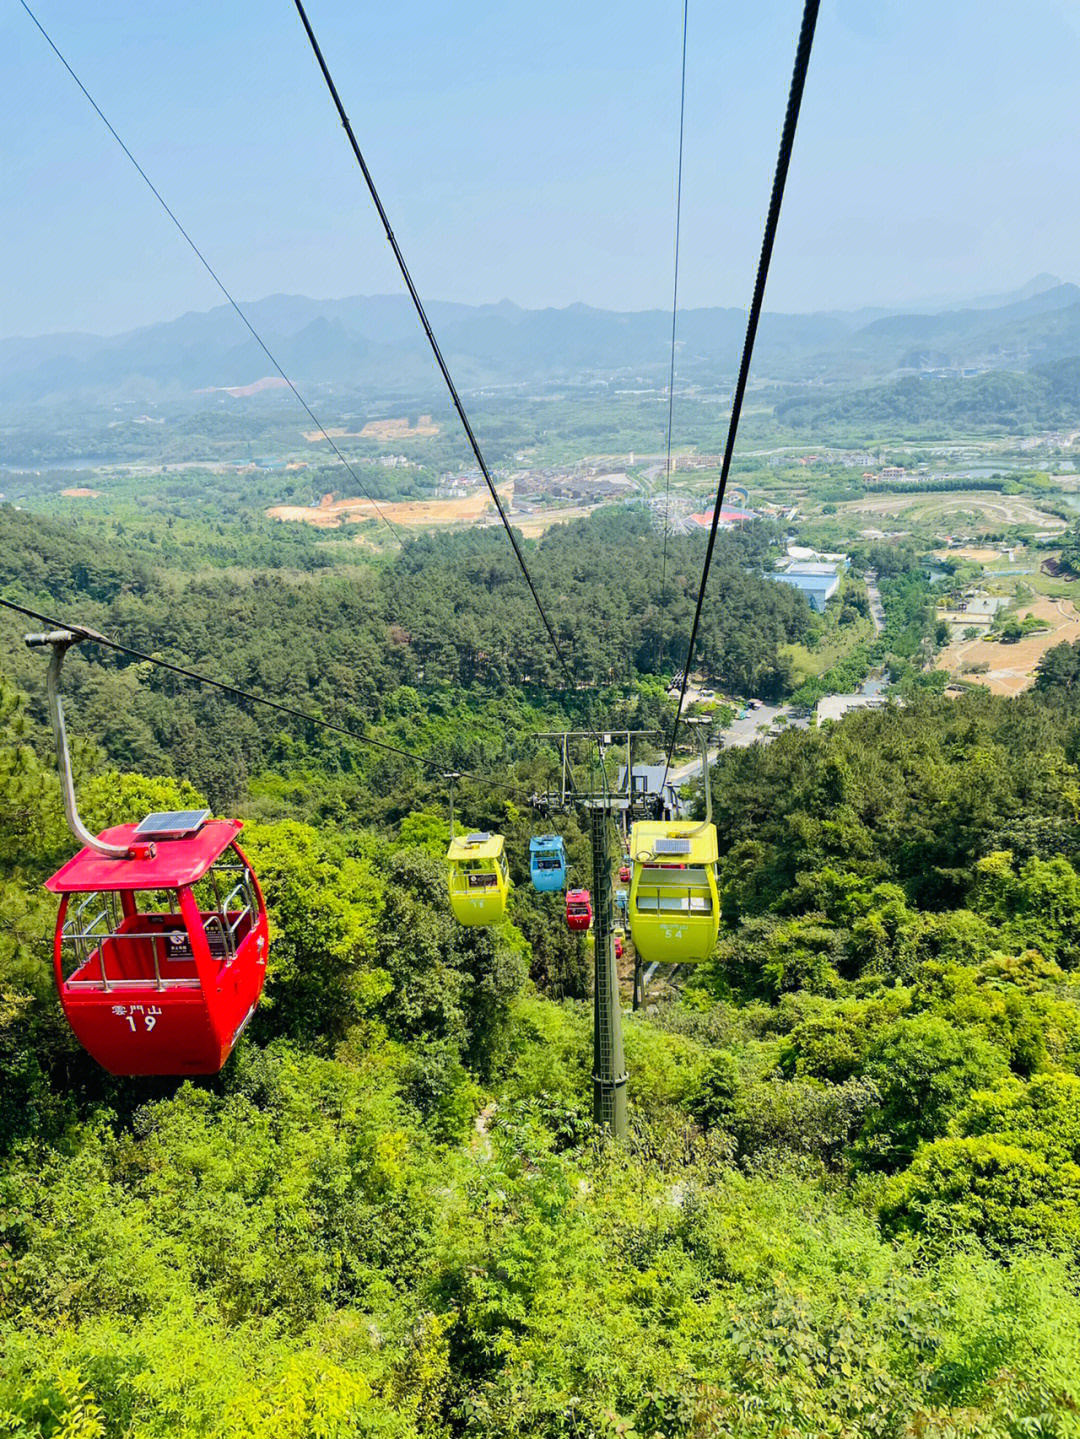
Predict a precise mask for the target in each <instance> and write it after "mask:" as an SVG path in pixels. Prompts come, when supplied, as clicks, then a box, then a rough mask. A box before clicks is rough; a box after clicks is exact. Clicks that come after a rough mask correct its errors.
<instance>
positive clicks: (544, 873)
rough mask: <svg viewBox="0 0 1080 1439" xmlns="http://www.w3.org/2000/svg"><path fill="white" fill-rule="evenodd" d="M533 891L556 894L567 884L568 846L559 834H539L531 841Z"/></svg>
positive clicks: (530, 868)
mask: <svg viewBox="0 0 1080 1439" xmlns="http://www.w3.org/2000/svg"><path fill="white" fill-rule="evenodd" d="M529 874H530V875H531V877H532V883H533V889H536V890H539V891H540V893H541V894H554V893H555V892H556V890H560V889H562V888H563V887H564V886H565V884H566V846H565V845H564V844H563V841H562V836H561V835H558V834H537V835H534V836H533V838H532V839H531V840H530V841H529Z"/></svg>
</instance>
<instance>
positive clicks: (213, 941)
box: [26, 630, 270, 1075]
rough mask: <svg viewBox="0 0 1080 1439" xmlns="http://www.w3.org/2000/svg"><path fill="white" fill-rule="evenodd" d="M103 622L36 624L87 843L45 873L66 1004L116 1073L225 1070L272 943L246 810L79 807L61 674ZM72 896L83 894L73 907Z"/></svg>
mask: <svg viewBox="0 0 1080 1439" xmlns="http://www.w3.org/2000/svg"><path fill="white" fill-rule="evenodd" d="M93 638H94V635H93V631H92V630H81V631H78V632H75V631H72V630H53V631H52V632H51V633H49V634H44V635H27V637H26V643H27V644H28V645H31V646H34V647H39V646H44V645H48V646H49V647H50V648H51V649H52V658H51V660H50V661H49V673H48V695H49V712H50V717H51V719H52V724H53V733H54V734H55V737H56V757H57V762H58V764H59V766H60V785H61V793H62V795H63V799H64V812H65V814H66V815H67V821H68V824H69V825H70V826H71V831H72V833H73V834H74V835H75V837H76V839H78V840H80V841H81V842H82V845H83V848H82V849H81V850H80V851H79V853H78V854H77V855H75V856H74V858H73V859H69V860H68V862H67V864H65V865H64V867H63V868H62V869H60V870H58V871H57V872H56V874H54V875H53V876H52V878H51V879H49V880H47V881H46V888H47V889H50V890H51V891H52V892H53V894H59V895H61V896H62V898H61V901H60V912H59V914H58V915H57V918H56V937H55V942H54V950H53V963H54V968H55V973H56V988H57V990H58V992H59V995H60V1003H61V1005H62V1007H63V1010H64V1015H65V1017H66V1019H67V1021H68V1023H69V1024H70V1025H71V1028H72V1030H73V1031H74V1033H75V1037H76V1039H77V1040H78V1041H79V1043H80V1044H81V1045H82V1046H83V1048H84V1049H85V1050H86V1051H87V1052H88V1053H89V1054H90V1055H92V1056H93V1058H94V1059H96V1060H97V1062H98V1063H99V1064H100V1065H102V1066H103V1067H104V1068H105V1069H107V1070H108V1071H109V1073H110V1074H126V1075H136V1074H176V1075H181V1074H216V1073H217V1072H218V1070H219V1069H220V1068H221V1066H222V1065H223V1064H224V1063H225V1061H226V1060H227V1059H228V1057H229V1055H230V1054H231V1053H232V1050H233V1046H234V1045H235V1044H236V1041H237V1040H238V1039H239V1037H240V1035H241V1034H242V1033H243V1030H244V1027H245V1025H246V1024H247V1022H248V1020H249V1019H250V1018H251V1016H252V1015H253V1014H254V1013H255V1006H256V1005H257V1004H258V1002H259V996H260V994H261V993H262V987H263V981H264V980H265V978H266V957H267V952H268V950H269V947H270V941H269V932H268V925H267V918H266V905H265V904H264V903H263V897H262V891H261V890H260V888H259V882H258V880H257V879H256V878H255V876H254V874H252V872H251V867H250V865H249V864H248V862H247V860H246V858H245V857H244V853H243V851H242V850H241V848H240V846H239V845H238V844H237V843H236V835H237V831H238V830H240V829H241V828H242V825H241V823H240V821H239V820H236V819H218V820H212V819H211V818H210V811H209V810H208V809H203V810H178V811H170V812H167V813H161V814H151V815H147V817H146V818H145V819H144V820H143V821H142V822H141V823H140V824H137V825H134V824H121V825H116V826H115V827H114V828H112V829H107V830H105V831H103V833H101V834H100V835H97V836H95V835H94V834H92V833H91V832H90V831H89V830H88V829H87V828H86V826H85V825H84V824H83V822H82V820H81V819H80V818H79V810H78V806H77V805H76V803H75V786H74V783H73V780H72V774H71V757H70V756H69V754H68V747H67V734H66V732H65V729H64V709H63V704H62V703H61V700H60V672H61V669H62V668H63V664H64V655H65V654H66V653H67V651H68V649H69V648H70V647H71V646H72V645H73V644H78V643H79V641H80V640H83V639H93ZM72 896H79V899H78V902H77V903H75V904H74V905H73V904H72Z"/></svg>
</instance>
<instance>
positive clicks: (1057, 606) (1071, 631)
mask: <svg viewBox="0 0 1080 1439" xmlns="http://www.w3.org/2000/svg"><path fill="white" fill-rule="evenodd" d="M1018 614H1019V617H1020V618H1021V619H1024V618H1025V617H1026V616H1027V615H1035V617H1036V618H1037V619H1040V620H1045V621H1046V624H1047V626H1048V628H1047V630H1046V631H1045V632H1041V633H1039V634H1033V635H1028V636H1027V637H1026V638H1025V639H1022V640H1018V641H1017V642H1016V644H1002V643H1001V642H1000V641H996V640H984V639H975V640H959V641H956V642H954V643H953V644H951V645H949V646H948V647H947V648H946V649H944V650H942V652H941V654H940V655H939V656H938V662H937V668H938V669H940V670H948V671H949V673H950V674H951V675H952V676H953V678H954V679H964V680H970V681H971V682H973V683H974V684H980V685H985V686H986V688H987V689H988V690H990V691H992V693H994V694H996V695H1016V694H1019V693H1020V692H1021V690H1026V689H1027V688H1028V686H1029V685H1030V684H1031V683H1032V682H1033V680H1034V678H1035V666H1036V665H1037V664H1038V663H1039V660H1040V659H1041V658H1042V656H1043V655H1044V654H1045V653H1046V651H1047V650H1049V649H1053V647H1054V646H1055V645H1060V644H1063V643H1066V642H1068V643H1070V644H1071V643H1072V642H1073V641H1074V640H1076V639H1080V614H1077V610H1076V606H1075V605H1074V604H1073V602H1072V600H1058V599H1040V600H1037V601H1036V602H1035V603H1034V604H1030V605H1023V606H1022V607H1021V608H1020V610H1019V611H1018ZM983 664H985V665H986V666H987V670H986V673H985V674H971V673H965V672H964V671H965V669H966V667H967V666H968V665H983Z"/></svg>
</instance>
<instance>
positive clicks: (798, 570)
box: [769, 560, 840, 614]
mask: <svg viewBox="0 0 1080 1439" xmlns="http://www.w3.org/2000/svg"><path fill="white" fill-rule="evenodd" d="M781 564H782V565H783V568H782V569H777V570H773V571H772V573H771V574H770V575H769V578H770V579H773V580H779V581H780V583H781V584H783V585H794V586H795V588H796V589H797V590H802V592H803V594H804V595H805V596H806V598H807V599H808V600H809V601H810V608H811V609H815V610H817V612H818V613H819V614H824V613H825V606H826V605H827V604H828V602H829V600H831V599H832V597H833V595H834V594H836V591H837V590H838V589H839V588H840V576H839V574H838V572H837V568H836V565H835V564H818V563H815V562H814V561H812V560H787V561H781Z"/></svg>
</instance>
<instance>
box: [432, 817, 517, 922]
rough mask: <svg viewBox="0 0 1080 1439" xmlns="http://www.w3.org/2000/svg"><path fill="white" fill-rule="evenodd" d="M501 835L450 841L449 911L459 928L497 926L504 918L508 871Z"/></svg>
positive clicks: (474, 836) (477, 836)
mask: <svg viewBox="0 0 1080 1439" xmlns="http://www.w3.org/2000/svg"><path fill="white" fill-rule="evenodd" d="M504 850H505V843H504V840H503V837H502V835H501V834H468V835H461V836H457V837H455V838H454V839H452V840H451V841H450V848H449V849H448V850H447V852H446V858H447V861H448V863H449V865H450V908H451V909H452V910H453V911H454V918H455V919H456V920H457V921H458V923H459V924H498V923H499V922H500V921H501V920H502V919H503V918H504V916H505V915H506V900H507V896H508V895H509V893H510V871H509V869H508V867H507V864H506V854H505V852H504Z"/></svg>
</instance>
